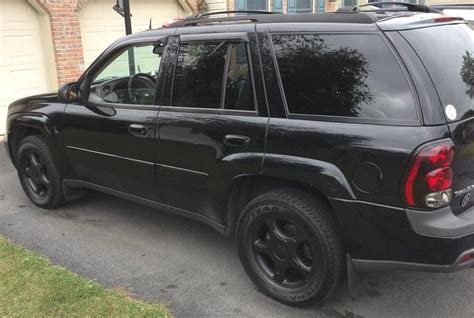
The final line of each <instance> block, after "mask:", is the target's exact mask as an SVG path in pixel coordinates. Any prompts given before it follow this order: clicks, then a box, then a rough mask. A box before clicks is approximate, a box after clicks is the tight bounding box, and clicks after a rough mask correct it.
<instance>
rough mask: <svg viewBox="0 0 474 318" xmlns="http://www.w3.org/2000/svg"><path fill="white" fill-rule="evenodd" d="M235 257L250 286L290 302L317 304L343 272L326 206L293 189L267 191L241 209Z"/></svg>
mask: <svg viewBox="0 0 474 318" xmlns="http://www.w3.org/2000/svg"><path fill="white" fill-rule="evenodd" d="M237 245H238V250H239V256H240V260H241V262H242V264H243V266H244V268H245V270H246V272H247V274H248V275H249V277H250V278H251V280H252V281H253V282H254V284H255V285H257V287H258V288H259V289H260V290H261V291H262V292H263V293H265V294H266V295H268V296H270V297H272V298H274V299H276V300H278V301H280V302H282V303H285V304H289V305H294V306H296V305H304V304H309V303H321V302H323V301H324V300H326V299H327V298H328V297H329V296H330V295H331V294H332V293H333V291H334V290H335V288H336V287H337V285H338V284H339V282H340V281H341V280H342V278H343V276H344V248H343V244H342V240H341V238H340V236H339V233H338V230H337V227H336V224H335V222H334V219H333V218H332V216H331V214H330V211H329V207H328V206H327V205H326V204H325V203H324V202H323V201H321V200H319V199H318V198H317V197H315V196H313V195H311V194H309V193H306V192H303V191H299V190H296V189H278V190H273V191H269V192H267V193H264V194H263V195H260V196H258V197H256V198H255V199H253V200H252V201H251V202H250V203H249V204H248V205H247V206H246V208H245V209H244V211H243V213H242V215H241V217H240V220H239V224H238V227H237Z"/></svg>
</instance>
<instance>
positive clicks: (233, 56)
mask: <svg viewBox="0 0 474 318" xmlns="http://www.w3.org/2000/svg"><path fill="white" fill-rule="evenodd" d="M229 59H230V60H229V68H228V70H227V79H226V92H225V105H224V108H225V109H234V110H254V109H255V105H254V99H253V94H252V92H253V87H252V79H251V77H250V69H249V62H248V56H247V47H246V45H245V43H238V44H232V46H231V50H230V57H229Z"/></svg>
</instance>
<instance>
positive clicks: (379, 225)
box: [330, 199, 474, 272]
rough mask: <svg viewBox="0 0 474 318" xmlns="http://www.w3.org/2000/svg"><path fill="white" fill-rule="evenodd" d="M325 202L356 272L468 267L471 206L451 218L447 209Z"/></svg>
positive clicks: (472, 245)
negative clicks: (427, 209) (337, 226)
mask: <svg viewBox="0 0 474 318" xmlns="http://www.w3.org/2000/svg"><path fill="white" fill-rule="evenodd" d="M330 201H331V205H332V206H333V209H334V212H335V214H336V217H337V219H338V223H339V225H340V227H341V232H342V234H343V237H344V240H345V243H346V247H347V250H348V252H349V254H350V256H351V258H352V263H353V266H354V269H355V270H357V271H381V270H416V271H427V272H454V271H458V270H462V269H466V268H471V267H474V208H472V209H469V210H467V211H465V212H464V213H462V214H460V215H457V216H456V215H454V214H453V213H452V212H451V210H450V208H449V207H448V208H443V209H439V210H437V211H431V212H426V211H424V212H422V211H415V210H406V209H403V208H398V207H391V206H384V205H380V204H373V203H368V202H360V201H353V200H340V199H330ZM466 255H473V257H472V258H471V259H467V258H464V257H465V256H466Z"/></svg>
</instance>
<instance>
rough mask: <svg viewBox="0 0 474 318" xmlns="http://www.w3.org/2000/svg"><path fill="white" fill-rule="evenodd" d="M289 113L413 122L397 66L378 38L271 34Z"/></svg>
mask: <svg viewBox="0 0 474 318" xmlns="http://www.w3.org/2000/svg"><path fill="white" fill-rule="evenodd" d="M273 45H274V49H275V54H276V58H277V62H278V67H279V70H280V75H281V80H282V83H283V88H284V90H285V95H286V101H287V104H288V108H289V111H290V113H294V114H311V115H328V116H345V117H359V118H367V119H390V120H414V119H416V118H417V115H416V110H415V104H414V100H413V96H412V94H411V92H410V88H409V86H408V83H407V79H406V77H405V76H404V74H403V72H402V70H401V67H400V65H399V64H398V62H397V61H396V59H395V57H394V56H393V54H392V53H391V52H390V50H389V48H388V47H387V45H386V44H385V42H384V41H383V40H382V39H381V38H380V36H378V35H375V34H374V35H367V34H364V35H356V34H354V35H352V34H338V35H315V34H291V35H290V34H288V35H287V34H285V35H274V36H273Z"/></svg>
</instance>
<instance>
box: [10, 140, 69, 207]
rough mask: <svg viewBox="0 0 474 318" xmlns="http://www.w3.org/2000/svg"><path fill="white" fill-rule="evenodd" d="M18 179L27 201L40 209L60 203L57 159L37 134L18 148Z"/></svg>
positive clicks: (60, 189) (61, 201) (22, 142)
mask: <svg viewBox="0 0 474 318" xmlns="http://www.w3.org/2000/svg"><path fill="white" fill-rule="evenodd" d="M17 158H18V165H17V170H18V177H19V178H20V183H21V186H22V187H23V190H24V191H25V193H26V195H27V196H28V198H29V199H30V200H31V201H32V202H33V203H34V204H35V205H36V206H39V207H41V208H46V209H51V208H55V207H58V206H59V205H61V204H62V203H63V202H64V194H63V189H62V180H63V178H62V172H61V169H60V166H59V156H58V155H56V154H55V152H54V149H53V147H51V146H50V145H49V144H48V142H47V141H46V140H45V139H44V137H43V136H41V135H32V136H28V137H26V138H24V139H23V140H22V141H21V142H20V145H19V147H18V156H17Z"/></svg>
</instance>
